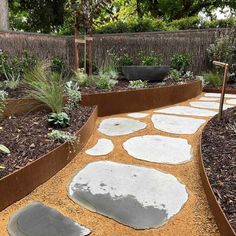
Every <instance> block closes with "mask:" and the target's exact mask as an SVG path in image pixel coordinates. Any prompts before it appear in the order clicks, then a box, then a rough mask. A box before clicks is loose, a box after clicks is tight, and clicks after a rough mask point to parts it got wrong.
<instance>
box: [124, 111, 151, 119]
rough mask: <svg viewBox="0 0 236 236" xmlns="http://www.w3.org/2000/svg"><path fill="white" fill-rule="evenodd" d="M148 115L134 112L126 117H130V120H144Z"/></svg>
mask: <svg viewBox="0 0 236 236" xmlns="http://www.w3.org/2000/svg"><path fill="white" fill-rule="evenodd" d="M148 115H149V114H147V113H142V112H134V113H129V114H127V116H129V117H132V118H144V117H147V116H148Z"/></svg>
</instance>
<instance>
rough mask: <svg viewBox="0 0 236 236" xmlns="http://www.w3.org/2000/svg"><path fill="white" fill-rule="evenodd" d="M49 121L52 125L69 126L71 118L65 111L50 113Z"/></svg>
mask: <svg viewBox="0 0 236 236" xmlns="http://www.w3.org/2000/svg"><path fill="white" fill-rule="evenodd" d="M48 123H49V124H50V125H51V126H52V127H56V128H65V127H67V126H69V123H70V118H69V116H68V115H67V114H66V113H65V112H60V113H50V114H49V115H48Z"/></svg>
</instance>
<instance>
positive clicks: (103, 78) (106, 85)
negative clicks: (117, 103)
mask: <svg viewBox="0 0 236 236" xmlns="http://www.w3.org/2000/svg"><path fill="white" fill-rule="evenodd" d="M117 82H118V81H117V80H116V79H112V78H111V75H110V74H108V73H106V72H104V73H102V72H100V73H99V76H98V78H97V79H96V81H95V83H96V87H97V88H99V89H108V90H110V89H112V88H113V87H114V86H115V85H116V84H117Z"/></svg>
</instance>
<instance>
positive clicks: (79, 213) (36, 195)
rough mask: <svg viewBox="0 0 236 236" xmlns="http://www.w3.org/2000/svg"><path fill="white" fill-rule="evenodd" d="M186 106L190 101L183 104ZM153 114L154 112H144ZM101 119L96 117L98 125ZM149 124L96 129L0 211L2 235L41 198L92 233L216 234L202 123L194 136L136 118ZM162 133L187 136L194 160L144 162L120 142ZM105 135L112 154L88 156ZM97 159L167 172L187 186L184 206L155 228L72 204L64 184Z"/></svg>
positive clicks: (148, 235) (127, 235)
mask: <svg viewBox="0 0 236 236" xmlns="http://www.w3.org/2000/svg"><path fill="white" fill-rule="evenodd" d="M182 104H183V105H188V104H189V101H187V102H185V103H182ZM146 112H147V113H149V114H153V111H152V110H150V111H146ZM114 117H127V116H126V114H120V115H115V116H114ZM102 119H104V118H100V119H98V120H97V125H98V124H99V122H101V120H102ZM139 120H141V121H144V122H146V123H147V124H148V127H147V128H146V129H144V130H141V131H138V132H135V133H133V134H131V135H126V136H119V137H107V136H106V135H103V134H101V133H99V132H98V131H97V132H95V133H94V135H92V137H91V138H90V140H89V142H88V144H87V146H86V147H85V149H84V150H82V151H81V152H80V153H79V154H78V156H77V157H76V158H75V159H74V160H73V161H72V162H71V163H70V164H68V165H67V166H66V167H65V168H64V169H63V170H61V171H60V172H58V173H57V174H56V175H55V176H54V177H53V178H51V179H50V180H49V181H47V182H46V183H44V184H43V185H41V186H39V187H38V188H37V189H36V190H35V191H33V192H32V193H31V194H29V195H28V196H27V197H25V198H23V199H22V200H20V201H19V202H17V203H15V204H13V205H11V206H10V207H8V208H6V209H5V210H4V211H2V212H1V213H0V228H1V236H5V235H8V234H7V230H6V227H7V223H8V221H9V218H10V217H11V216H12V215H13V214H14V213H15V212H16V211H17V210H18V209H20V208H22V207H24V206H26V205H27V204H29V203H30V202H32V201H40V202H42V203H44V204H46V205H47V206H49V207H53V208H55V209H57V210H59V211H60V212H61V213H63V214H64V215H66V216H68V217H70V218H72V219H73V220H75V221H78V222H80V223H81V224H83V225H85V226H87V227H88V228H90V229H91V230H92V234H91V235H92V236H141V235H142V236H157V235H158V236H173V235H175V236H213V235H214V236H219V235H220V234H219V231H218V229H217V226H216V224H215V220H214V217H213V215H212V213H211V211H210V209H209V206H208V203H207V200H206V195H205V193H204V190H203V187H202V183H201V177H200V171H199V162H200V156H199V145H200V143H199V138H200V134H201V131H202V128H203V126H202V127H201V128H200V129H199V130H198V132H197V133H196V134H195V135H174V134H168V133H165V132H161V131H158V130H156V129H155V128H154V126H153V124H152V123H151V119H150V116H148V117H145V118H142V119H139ZM146 134H162V135H165V136H170V137H182V138H186V139H187V140H188V142H189V143H190V144H191V145H192V148H193V149H192V152H193V159H192V160H191V161H190V162H188V163H185V164H180V165H165V164H158V163H151V162H145V161H141V160H137V159H134V158H132V157H131V156H129V155H128V154H127V152H126V151H125V150H124V149H123V147H122V144H123V142H124V141H126V140H127V139H128V138H131V137H134V136H138V135H146ZM102 137H106V138H109V139H111V140H112V141H113V143H114V144H115V148H114V150H113V152H112V153H110V154H108V155H107V156H102V157H91V156H89V155H86V154H85V152H84V151H85V150H86V149H88V148H90V147H92V146H93V145H94V144H95V143H96V142H97V140H98V138H102ZM97 160H111V161H115V162H120V163H127V164H134V165H138V166H144V167H151V168H155V169H159V170H162V171H164V172H168V173H170V174H173V175H174V176H176V177H177V178H178V179H179V180H180V181H181V182H182V183H184V184H185V185H186V187H187V189H188V193H189V199H188V201H187V202H186V204H185V205H184V207H183V209H182V210H181V211H180V212H179V213H178V214H177V215H176V216H174V217H172V218H171V219H170V220H169V221H168V222H167V223H166V224H165V225H163V226H162V227H160V228H158V229H149V230H135V229H132V228H130V227H128V226H124V225H122V224H120V223H118V222H116V221H114V220H112V219H109V218H107V217H104V216H102V215H99V214H97V213H93V212H90V211H89V210H87V209H85V208H83V207H81V206H79V205H78V204H75V203H74V202H73V201H71V200H70V199H69V197H68V196H67V186H68V183H69V182H70V180H71V178H72V176H73V175H74V174H75V173H76V172H78V171H79V170H81V169H82V168H83V167H85V166H86V165H87V164H88V163H90V162H93V161H97Z"/></svg>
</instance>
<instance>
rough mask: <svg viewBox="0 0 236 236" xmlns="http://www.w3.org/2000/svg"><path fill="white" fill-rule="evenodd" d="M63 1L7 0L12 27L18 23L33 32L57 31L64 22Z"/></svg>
mask: <svg viewBox="0 0 236 236" xmlns="http://www.w3.org/2000/svg"><path fill="white" fill-rule="evenodd" d="M65 3H66V0H34V1H31V0H9V4H10V9H11V16H12V17H13V20H12V23H13V28H14V26H19V25H20V26H21V27H22V28H23V29H24V30H30V31H35V32H37V31H40V32H42V33H50V32H53V31H57V30H58V27H59V26H61V25H62V24H63V22H64V7H65ZM14 16H16V17H14ZM17 19H20V21H17ZM20 22H21V23H20Z"/></svg>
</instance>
